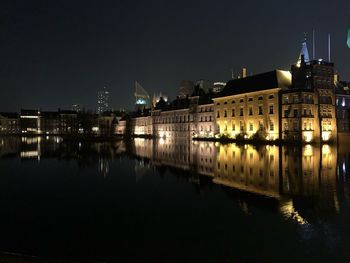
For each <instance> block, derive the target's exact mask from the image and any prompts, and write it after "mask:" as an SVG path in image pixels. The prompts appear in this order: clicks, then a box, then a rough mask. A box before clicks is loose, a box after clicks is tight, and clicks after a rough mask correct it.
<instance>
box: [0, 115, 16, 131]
mask: <svg viewBox="0 0 350 263" xmlns="http://www.w3.org/2000/svg"><path fill="white" fill-rule="evenodd" d="M1 133H2V134H18V133H20V126H19V115H18V114H17V113H12V112H0V134H1Z"/></svg>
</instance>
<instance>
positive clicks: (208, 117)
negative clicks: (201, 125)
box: [200, 116, 212, 122]
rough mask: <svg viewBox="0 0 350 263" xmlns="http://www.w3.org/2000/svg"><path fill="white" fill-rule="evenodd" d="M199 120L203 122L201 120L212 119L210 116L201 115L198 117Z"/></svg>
mask: <svg viewBox="0 0 350 263" xmlns="http://www.w3.org/2000/svg"><path fill="white" fill-rule="evenodd" d="M200 121H201V122H203V121H212V116H205V117H203V116H201V117H200Z"/></svg>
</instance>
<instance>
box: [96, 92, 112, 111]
mask: <svg viewBox="0 0 350 263" xmlns="http://www.w3.org/2000/svg"><path fill="white" fill-rule="evenodd" d="M108 110H109V91H108V90H107V87H103V90H100V91H98V92H97V113H98V114H101V113H103V112H105V111H108Z"/></svg>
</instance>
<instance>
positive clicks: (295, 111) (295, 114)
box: [293, 109, 298, 117]
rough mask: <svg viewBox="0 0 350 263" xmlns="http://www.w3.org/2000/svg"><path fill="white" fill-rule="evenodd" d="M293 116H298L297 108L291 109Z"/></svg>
mask: <svg viewBox="0 0 350 263" xmlns="http://www.w3.org/2000/svg"><path fill="white" fill-rule="evenodd" d="M293 117H298V110H297V109H294V110H293Z"/></svg>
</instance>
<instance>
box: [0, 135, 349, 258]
mask: <svg viewBox="0 0 350 263" xmlns="http://www.w3.org/2000/svg"><path fill="white" fill-rule="evenodd" d="M349 153H350V148H349V147H346V146H342V147H339V148H336V147H331V146H328V145H323V146H321V147H314V146H311V145H306V146H303V147H277V146H258V147H254V146H251V145H235V144H229V145H220V144H214V143H211V142H188V141H169V140H145V139H135V140H133V141H131V142H123V141H118V142H94V143H92V142H79V141H70V142H68V141H62V139H61V138H58V137H50V138H10V137H6V138H5V137H4V138H0V233H1V235H0V251H7V252H15V253H23V254H29V255H36V256H42V257H50V258H60V259H70V260H80V261H93V260H96V261H106V262H116V261H119V262H131V261H136V260H138V261H141V262H145V261H147V262H148V261H152V262H159V261H161V262H188V261H195V262H197V261H202V262H350V250H349V245H350V223H349V222H350V206H349V190H350V183H349V179H350V178H349V177H350V176H349V169H350V167H349V161H350V154H349Z"/></svg>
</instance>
